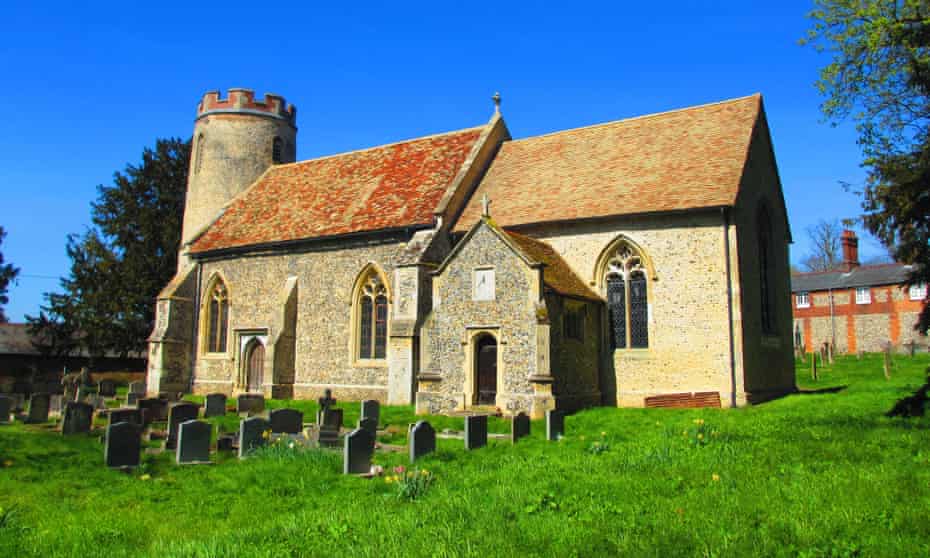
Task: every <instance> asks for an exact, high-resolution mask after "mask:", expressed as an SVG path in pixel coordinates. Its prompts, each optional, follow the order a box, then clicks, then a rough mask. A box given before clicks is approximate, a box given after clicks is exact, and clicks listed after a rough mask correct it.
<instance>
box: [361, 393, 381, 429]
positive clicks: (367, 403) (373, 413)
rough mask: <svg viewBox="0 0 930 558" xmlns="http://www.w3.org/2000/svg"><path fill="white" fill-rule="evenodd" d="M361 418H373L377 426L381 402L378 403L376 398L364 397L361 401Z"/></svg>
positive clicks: (379, 418)
mask: <svg viewBox="0 0 930 558" xmlns="http://www.w3.org/2000/svg"><path fill="white" fill-rule="evenodd" d="M362 418H363V419H366V418H370V419H374V420H375V426H376V427H377V426H378V421H380V420H381V403H378V400H377V399H366V400H364V401H362Z"/></svg>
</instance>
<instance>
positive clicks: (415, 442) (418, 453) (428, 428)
mask: <svg viewBox="0 0 930 558" xmlns="http://www.w3.org/2000/svg"><path fill="white" fill-rule="evenodd" d="M434 451H436V431H435V430H434V429H433V426H432V425H431V424H430V423H428V422H426V421H425V420H421V421H419V422H417V423H416V424H414V425H413V428H411V429H410V462H411V463H413V462H414V461H416V460H417V458H418V457H422V456H424V455H426V454H428V453H433V452H434Z"/></svg>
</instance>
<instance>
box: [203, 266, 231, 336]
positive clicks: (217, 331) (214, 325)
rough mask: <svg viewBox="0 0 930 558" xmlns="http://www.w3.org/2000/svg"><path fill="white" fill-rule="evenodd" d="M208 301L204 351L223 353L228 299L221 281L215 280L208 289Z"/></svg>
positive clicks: (227, 322)
mask: <svg viewBox="0 0 930 558" xmlns="http://www.w3.org/2000/svg"><path fill="white" fill-rule="evenodd" d="M208 301H209V305H208V307H207V339H206V341H207V342H206V350H207V352H208V353H225V352H226V337H227V329H228V328H229V297H228V295H227V292H226V285H224V284H223V282H222V281H221V280H217V281H216V283H215V284H214V285H213V288H212V289H210V294H209V297H208Z"/></svg>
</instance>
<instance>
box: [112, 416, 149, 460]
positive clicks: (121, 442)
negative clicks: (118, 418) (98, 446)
mask: <svg viewBox="0 0 930 558" xmlns="http://www.w3.org/2000/svg"><path fill="white" fill-rule="evenodd" d="M141 433H142V431H141V429H140V428H139V425H137V424H133V423H131V422H117V423H113V424H111V425H109V426H107V437H106V445H105V446H104V456H105V458H106V463H107V467H138V466H139V454H140V452H141V449H142V437H141Z"/></svg>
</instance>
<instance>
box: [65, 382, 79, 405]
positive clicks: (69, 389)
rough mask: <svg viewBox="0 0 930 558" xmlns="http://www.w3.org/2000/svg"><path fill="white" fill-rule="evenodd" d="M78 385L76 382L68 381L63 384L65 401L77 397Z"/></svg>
mask: <svg viewBox="0 0 930 558" xmlns="http://www.w3.org/2000/svg"><path fill="white" fill-rule="evenodd" d="M77 393H78V387H77V384H75V383H72V382H69V383H67V384H65V391H64V398H65V401H74V400H75V399H77Z"/></svg>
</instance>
